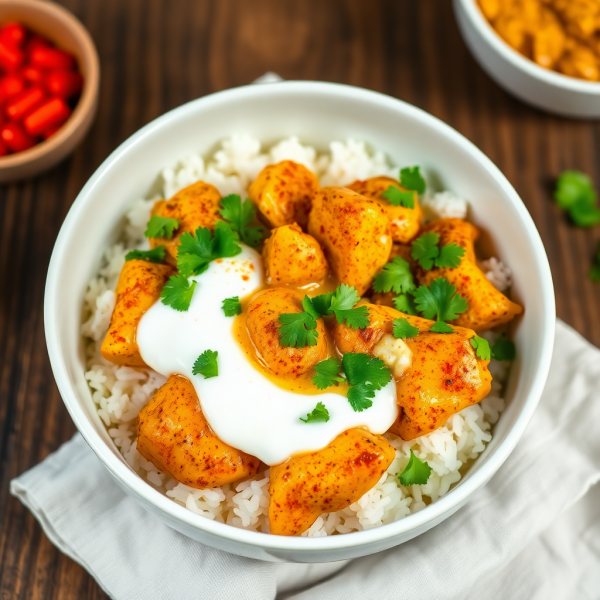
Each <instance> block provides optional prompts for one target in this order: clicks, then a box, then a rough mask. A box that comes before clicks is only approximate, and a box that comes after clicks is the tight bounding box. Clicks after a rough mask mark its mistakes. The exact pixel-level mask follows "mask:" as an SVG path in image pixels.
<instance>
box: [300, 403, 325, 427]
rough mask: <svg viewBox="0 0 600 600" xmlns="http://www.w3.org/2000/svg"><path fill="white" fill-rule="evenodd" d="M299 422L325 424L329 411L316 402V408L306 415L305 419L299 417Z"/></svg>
mask: <svg viewBox="0 0 600 600" xmlns="http://www.w3.org/2000/svg"><path fill="white" fill-rule="evenodd" d="M300 420H301V421H304V422H305V423H327V421H329V411H328V410H327V408H326V407H325V405H324V404H323V403H322V402H317V406H315V408H314V410H313V411H312V412H309V413H308V414H307V415H306V419H303V418H302V417H300Z"/></svg>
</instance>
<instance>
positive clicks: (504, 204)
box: [45, 81, 555, 562]
mask: <svg viewBox="0 0 600 600" xmlns="http://www.w3.org/2000/svg"><path fill="white" fill-rule="evenodd" d="M234 133H248V134H250V135H253V136H255V137H257V138H259V139H260V140H262V141H263V142H265V143H266V144H268V143H271V142H275V141H277V140H279V139H281V138H283V137H287V136H290V135H294V134H297V135H299V136H300V137H301V139H302V140H303V141H304V142H307V143H310V144H313V145H315V146H317V148H320V149H326V148H327V146H328V144H329V142H330V141H332V140H344V139H347V138H355V139H359V140H365V141H367V142H368V143H369V144H371V145H372V146H373V147H374V148H376V149H378V150H382V151H383V152H385V153H386V154H388V155H389V157H390V158H391V160H392V161H394V162H395V163H396V164H398V165H414V164H418V165H421V166H422V167H423V168H424V170H425V172H426V173H427V174H428V175H429V176H430V177H432V178H434V179H437V180H439V181H440V182H441V184H442V185H443V187H444V188H445V189H450V190H453V191H455V192H457V193H459V194H461V195H463V196H465V197H466V198H468V199H469V200H470V202H471V213H472V215H473V219H474V221H475V222H476V223H477V224H478V225H479V226H481V227H483V228H485V229H487V230H488V231H491V232H492V233H493V237H494V242H495V245H496V247H497V249H498V253H499V256H500V257H501V258H502V259H503V260H504V261H506V263H507V264H508V265H510V267H511V268H512V270H513V272H514V289H513V294H514V296H515V297H516V299H517V300H518V301H520V302H522V303H523V304H524V305H525V313H524V315H523V318H522V320H521V321H520V323H519V325H518V327H517V330H516V335H515V341H516V344H517V349H518V358H517V360H516V361H515V364H514V365H513V369H512V371H511V376H510V379H509V382H508V385H507V389H506V393H505V396H506V398H507V399H508V406H507V408H506V410H505V411H504V413H503V414H502V416H501V418H500V420H499V422H498V424H497V425H496V427H495V432H494V438H493V440H492V442H491V443H490V444H489V445H488V447H487V449H486V450H485V452H484V453H483V454H482V455H481V456H480V457H479V459H478V460H477V461H476V462H475V463H474V465H473V466H472V468H471V469H470V470H469V472H468V473H467V475H466V476H465V477H464V478H463V479H462V480H461V481H460V483H459V484H458V485H457V486H456V487H455V488H454V489H452V490H451V491H450V492H449V493H448V494H447V495H446V496H444V497H443V498H441V499H440V500H438V501H437V502H435V503H433V504H431V505H430V506H428V507H427V508H425V509H424V510H422V511H421V512H418V513H416V514H414V515H410V516H408V517H406V518H405V519H402V520H400V521H397V522H395V523H391V524H389V525H384V526H382V527H379V528H376V529H371V530H368V531H361V532H356V533H350V534H346V535H338V536H331V537H325V538H301V537H280V536H274V535H268V534H263V533H256V532H252V531H245V530H243V529H237V528H235V527H232V526H229V525H225V524H223V523H218V522H215V521H211V520H209V519H206V518H203V517H201V516H199V515H197V514H194V513H193V512H191V511H189V510H186V509H185V508H183V507H182V506H179V505H178V504H176V503H175V502H173V501H172V500H170V499H169V498H167V497H166V496H164V495H162V494H161V493H159V492H158V491H156V490H155V489H154V488H152V487H151V486H150V485H149V484H147V483H146V482H145V481H144V480H143V479H141V478H140V477H138V475H136V474H135V473H134V472H133V471H132V470H131V468H130V467H129V466H128V465H127V463H126V462H125V460H124V459H123V457H122V456H121V454H120V453H119V451H118V450H117V448H116V447H115V445H114V444H113V442H112V440H111V438H110V436H109V435H108V433H107V431H106V428H105V427H104V425H103V423H102V421H101V420H100V418H99V417H98V414H97V412H96V409H95V406H94V403H93V401H92V397H91V394H90V390H89V388H88V385H87V382H86V380H85V378H84V371H85V364H84V348H83V344H84V342H83V339H82V337H81V334H80V326H81V306H82V301H83V295H84V292H85V290H86V286H87V284H88V281H89V280H90V279H91V278H92V277H94V276H95V274H96V272H97V270H98V268H99V261H100V257H101V256H102V252H103V250H104V249H105V248H106V247H107V246H108V245H109V244H110V243H112V242H114V241H115V238H116V236H117V232H118V228H119V225H120V223H121V222H122V219H123V215H124V214H125V212H126V210H127V209H128V207H129V206H130V205H131V203H132V202H133V201H134V200H135V199H137V198H139V197H141V196H145V195H146V194H148V192H149V191H150V189H151V188H152V186H153V184H154V183H155V181H156V177H157V174H158V173H159V172H160V170H161V169H162V168H163V167H165V166H168V165H171V164H173V163H174V162H176V161H177V160H178V159H180V158H183V157H185V156H187V155H189V154H191V153H198V152H199V153H201V154H206V153H207V152H210V151H211V150H212V149H213V148H214V146H215V145H216V144H217V143H218V142H219V141H221V140H222V139H223V138H226V137H228V136H230V135H231V134H234ZM554 323H555V308H554V293H553V287H552V279H551V275H550V269H549V266H548V260H547V258H546V254H545V251H544V248H543V246H542V242H541V240H540V237H539V234H538V232H537V230H536V228H535V226H534V224H533V221H532V219H531V217H530V216H529V213H528V212H527V210H526V209H525V206H524V205H523V203H522V201H521V200H520V198H519V197H518V195H517V193H516V192H515V190H514V189H513V188H512V187H511V185H510V184H509V183H508V181H507V180H506V178H505V177H504V176H503V175H502V173H500V171H499V170H498V169H497V168H496V167H495V166H494V165H493V164H492V163H491V162H490V160H489V159H488V158H486V157H485V156H484V155H483V154H482V153H481V152H480V151H479V150H478V149H477V148H476V147H475V146H474V145H473V144H471V143H470V142H469V141H467V140H466V139H465V138H464V137H462V136H461V135H460V134H459V133H457V132H456V131H455V130H453V129H451V128H450V127H448V126H447V125H445V124H444V123H442V122H441V121H439V120H437V119H436V118H434V117H432V116H431V115H429V114H427V113H425V112H423V111H421V110H419V109H417V108H415V107H413V106H411V105H409V104H406V103H404V102H401V101H399V100H396V99H394V98H390V97H388V96H384V95H382V94H378V93H375V92H371V91H367V90H363V89H359V88H355V87H350V86H344V85H336V84H330V83H317V82H299V81H296V82H282V83H275V84H265V85H252V86H247V87H241V88H237V89H232V90H227V91H223V92H219V93H216V94H212V95H210V96H206V97H204V98H201V99H199V100H195V101H193V102H190V103H189V104H185V105H183V106H181V107H179V108H177V109H175V110H172V111H171V112H169V113H167V114H165V115H163V116H162V117H160V118H158V119H156V120H155V121H153V122H152V123H150V124H148V125H147V126H145V127H144V128H143V129H141V130H140V131H138V132H137V133H136V134H135V135H133V136H132V137H130V138H129V139H128V140H127V141H126V142H124V143H123V144H122V145H121V146H120V147H119V148H117V150H115V151H114V152H113V153H112V154H111V156H109V157H108V158H107V159H106V161H105V162H104V163H103V164H102V165H101V166H100V168H99V169H98V170H97V171H96V173H95V174H94V175H93V176H92V177H91V179H90V180H89V181H88V183H87V184H86V185H85V187H84V188H83V189H82V190H81V193H80V194H79V196H78V197H77V199H76V200H75V202H74V204H73V206H72V207H71V210H70V211H69V214H68V215H67V218H66V219H65V222H64V224H63V226H62V228H61V231H60V233H59V236H58V239H57V241H56V246H55V248H54V252H53V254H52V259H51V262H50V267H49V272H48V280H47V284H46V296H45V327H46V340H47V344H48V351H49V355H50V361H51V363H52V369H53V371H54V375H55V378H56V381H57V384H58V387H59V390H60V393H61V395H62V397H63V400H64V402H65V404H66V406H67V409H68V410H69V413H70V414H71V417H72V418H73V420H74V422H75V424H76V426H77V428H78V429H79V431H80V432H81V434H82V435H83V437H84V438H85V439H86V441H87V443H88V444H89V445H90V447H91V448H92V450H93V451H94V452H95V453H96V455H97V456H98V458H99V459H100V460H101V461H102V463H103V464H104V466H105V467H106V468H107V469H108V471H109V472H110V473H111V475H112V476H113V477H114V479H115V481H116V482H117V483H118V484H119V485H120V486H121V488H122V489H123V490H125V492H127V493H128V494H129V495H131V496H132V497H133V498H134V499H135V500H136V501H138V502H139V503H141V504H142V505H143V506H144V507H145V508H147V509H148V510H149V511H151V512H152V513H153V514H154V515H156V516H157V517H158V518H160V519H162V520H163V521H164V522H165V523H167V524H168V525H169V526H171V527H173V528H174V529H176V530H178V531H180V532H181V533H183V534H185V535H187V536H189V537H191V538H193V539H196V540H199V541H201V542H202V543H204V544H208V545H210V546H213V547H215V548H219V549H221V550H225V551H227V552H232V553H234V554H239V555H243V556H249V557H251V558H256V559H262V560H267V561H295V562H325V561H335V560H342V559H347V558H356V557H359V556H364V555H367V554H371V553H374V552H378V551H380V550H385V549H387V548H390V547H392V546H396V545H398V544H401V543H403V542H405V541H407V540H409V539H411V538H413V537H415V536H417V535H419V534H421V533H423V532H425V531H427V530H428V529H430V528H431V527H433V526H434V525H436V524H437V523H440V522H441V521H443V520H444V519H446V518H447V517H448V516H450V515H451V514H452V513H454V512H455V511H457V510H458V509H459V508H460V507H461V506H462V505H463V504H464V503H465V502H466V501H467V500H468V499H469V497H470V496H471V495H472V494H473V492H475V491H476V490H477V489H478V488H480V487H481V486H482V485H484V484H485V483H486V482H487V481H488V480H489V479H490V478H491V477H492V475H494V473H495V472H496V471H497V470H498V468H499V467H500V465H501V464H502V463H503V462H504V461H505V460H506V458H507V457H508V455H509V454H510V452H511V451H512V450H513V448H514V447H515V445H516V443H517V441H518V440H519V438H520V437H521V435H522V434H523V431H524V430H525V427H526V426H527V424H528V423H529V420H530V419H531V416H532V414H533V411H534V410H535V407H536V406H537V403H538V400H539V398H540V395H541V393H542V389H543V387H544V383H545V381H546V377H547V373H548V369H549V365H550V358H551V354H552V345H553V340H554Z"/></svg>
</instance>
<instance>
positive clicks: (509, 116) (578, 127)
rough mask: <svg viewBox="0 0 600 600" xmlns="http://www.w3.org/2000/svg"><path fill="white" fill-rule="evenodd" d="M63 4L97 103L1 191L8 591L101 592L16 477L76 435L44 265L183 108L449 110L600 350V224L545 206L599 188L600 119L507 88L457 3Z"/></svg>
mask: <svg viewBox="0 0 600 600" xmlns="http://www.w3.org/2000/svg"><path fill="white" fill-rule="evenodd" d="M63 3H64V5H65V6H66V7H67V8H69V9H70V10H72V11H73V12H74V13H75V14H76V15H77V16H78V17H79V18H80V19H81V20H82V21H83V23H84V24H85V25H86V27H87V28H88V29H89V30H90V32H91V34H92V36H93V37H94V39H95V41H96V44H97V47H98V51H99V53H100V59H101V63H102V85H101V93H100V108H99V113H98V118H97V120H96V123H95V125H94V127H93V128H92V130H91V132H90V134H89V135H88V137H87V138H86V140H85V141H84V143H83V144H82V145H81V146H80V147H79V148H78V149H77V151H76V152H75V153H74V154H73V156H71V157H70V158H69V159H68V160H66V161H65V162H64V163H62V164H61V165H60V166H58V167H57V168H56V169H54V170H53V171H51V172H49V173H47V174H45V175H43V176H41V177H38V178H36V179H34V180H31V181H24V182H20V183H15V184H12V185H4V186H2V187H0V377H1V379H0V598H2V599H4V598H11V599H12V598H36V599H37V598H40V599H41V598H43V599H48V598H53V599H57V600H64V599H98V598H105V595H104V594H103V593H102V591H101V590H100V589H99V587H98V586H97V585H96V584H95V582H94V581H93V580H92V579H91V578H90V577H89V576H88V575H87V573H86V572H85V571H84V570H83V569H82V568H81V567H79V566H78V565H76V564H75V563H74V562H72V561H71V560H70V559H68V558H66V557H65V556H64V555H62V554H60V553H59V552H58V551H57V550H56V549H55V548H54V547H53V546H52V545H51V544H50V542H49V541H48V540H47V539H46V537H45V536H44V534H43V533H42V531H41V529H40V527H39V526H38V524H37V523H36V522H35V521H34V519H33V517H32V516H31V515H30V514H29V513H28V512H27V511H26V510H25V509H24V508H23V507H22V506H21V504H20V503H19V502H17V501H16V500H14V499H13V498H11V497H10V496H9V493H8V485H9V481H10V480H11V479H12V478H13V477H15V476H16V475H19V474H20V473H22V472H23V471H25V470H26V469H28V468H30V467H31V466H33V465H34V464H36V463H37V462H39V461H40V460H42V459H43V458H44V457H46V456H47V455H48V454H49V453H50V452H52V451H54V450H56V449H57V448H58V447H59V446H60V444H62V443H63V442H64V441H66V440H68V439H69V438H70V437H71V435H72V434H73V432H74V430H75V428H74V426H73V424H72V422H71V420H70V418H69V416H68V414H67V412H66V410H65V408H64V407H63V404H62V401H61V399H60V396H59V394H58V391H57V389H56V387H55V384H54V380H53V377H52V372H51V370H50V365H49V362H48V358H47V354H46V347H45V342H44V333H43V311H42V307H43V293H44V283H45V277H46V270H47V267H48V261H49V258H50V254H51V251H52V246H53V244H54V241H55V238H56V235H57V233H58V230H59V228H60V225H61V222H62V220H63V219H64V217H65V215H66V213H67V211H68V209H69V207H70V205H71V203H72V202H73V200H74V199H75V197H76V195H77V193H78V192H79V190H80V189H81V187H82V186H83V184H84V183H85V181H86V180H87V179H88V177H90V175H91V174H92V173H93V171H94V170H95V169H96V168H97V167H98V166H99V165H100V163H101V162H102V161H103V160H104V159H105V158H106V156H107V155H108V154H109V153H110V152H111V151H112V150H113V149H114V148H115V147H116V146H117V145H118V144H119V143H120V142H122V141H123V140H124V139H126V138H127V137H128V136H129V135H131V134H132V133H133V132H135V131H136V130H137V129H139V128H140V127H141V126H142V125H144V124H145V123H147V122H148V121H150V120H152V119H154V118H155V117H157V116H159V115H160V114H162V113H163V112H165V111H166V110H169V109H171V108H173V107H175V106H177V105H179V104H182V103H183V102H186V101H188V100H191V99H193V98H197V97H198V96H202V95H205V94H208V93H210V92H214V91H217V90H221V89H225V88H228V87H231V86H237V85H242V84H246V83H249V82H250V81H252V80H253V79H255V78H256V77H258V76H260V75H262V74H263V73H264V72H265V71H268V70H272V71H276V72H278V73H279V74H280V75H281V76H282V77H284V78H286V79H317V80H327V81H336V82H344V83H350V84H354V85H360V86H363V87H367V88H370V89H373V90H378V91H381V92H384V93H387V94H390V95H392V96H396V97H398V98H401V99H403V100H406V101H408V102H411V103H413V104H416V105H417V106H419V107H421V108H424V109H425V110H427V111H429V112H431V113H433V114H434V115H436V116H438V117H440V118H441V119H443V120H444V121H446V122H448V123H449V124H450V125H452V126H453V127H455V128H456V129H457V130H458V131H460V132H461V133H462V134H464V135H465V136H466V137H468V138H469V139H470V140H472V141H473V142H474V143H475V144H476V145H477V146H479V148H481V149H482V150H483V152H485V153H486V154H487V155H488V156H489V157H490V158H491V159H492V160H493V161H494V162H495V163H496V164H497V165H498V166H499V167H500V169H501V170H502V171H503V172H504V173H505V174H506V176H507V177H508V179H509V180H510V181H511V183H512V184H513V185H514V186H515V188H516V189H517V191H518V192H519V194H520V195H521V197H522V198H523V200H524V202H525V204H526V205H527V208H528V209H529V211H530V212H531V215H532V216H533V218H534V220H535V222H536V224H537V227H538V229H539V231H540V234H541V236H542V239H543V241H544V243H545V245H546V249H547V251H548V256H549V258H550V263H551V266H552V274H553V277H554V282H555V286H556V299H557V309H558V314H559V316H560V317H561V318H562V319H564V320H565V321H567V322H568V323H570V324H571V325H573V326H574V327H575V328H576V329H577V330H578V331H580V332H581V333H582V334H583V335H584V336H586V337H587V338H588V339H589V340H590V341H591V342H593V343H594V344H596V345H600V311H599V310H598V306H599V305H600V286H598V285H596V286H594V285H593V284H592V283H591V282H589V281H588V280H587V279H586V277H585V274H586V272H587V269H588V268H589V265H590V261H591V257H592V255H593V253H594V250H595V248H596V245H597V244H598V239H599V238H600V228H596V229H591V230H582V229H575V228H573V227H572V226H570V225H569V224H568V223H567V221H566V220H565V219H564V217H563V215H562V214H561V213H560V212H559V210H558V209H557V208H556V206H554V204H553V203H552V201H551V185H552V181H553V180H554V179H555V178H556V176H557V174H558V173H559V172H560V171H561V170H563V169H566V168H570V169H581V170H583V171H586V172H588V173H590V174H592V175H593V177H594V179H595V181H596V183H597V184H599V185H600V135H599V133H600V129H599V125H598V124H597V123H593V122H588V121H575V120H570V119H562V118H559V117H554V116H550V115H547V114H544V113H541V112H539V111H536V110H535V109H533V108H530V107H528V106H525V105H523V104H521V103H520V102H518V101H517V100H515V99H513V98H511V97H510V96H508V95H507V94H506V93H505V92H503V91H502V90H501V89H500V88H498V87H497V86H496V85H495V84H494V83H493V82H492V81H491V80H490V79H489V78H488V77H487V76H486V75H485V74H484V73H483V72H482V71H481V69H480V68H479V67H478V66H477V65H476V63H475V62H474V60H473V59H472V57H471V56H470V55H469V53H468V51H467V50H466V48H465V45H464V43H463V42H462V40H461V38H460V35H459V33H458V30H457V27H456V24H455V22H454V18H453V15H452V10H451V6H450V1H449V0H393V1H392V0H390V1H388V0H368V1H367V0H327V2H324V1H323V0H296V1H294V2H292V1H289V2H282V1H281V0H253V1H252V2H249V1H247V0H214V1H209V0H177V2H173V1H172V0H171V1H168V0H127V2H124V1H122V0H66V1H65V2H63Z"/></svg>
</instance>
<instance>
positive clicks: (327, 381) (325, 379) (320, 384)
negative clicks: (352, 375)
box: [312, 356, 346, 390]
mask: <svg viewBox="0 0 600 600" xmlns="http://www.w3.org/2000/svg"><path fill="white" fill-rule="evenodd" d="M340 367H341V365H340V361H339V360H337V359H335V358H333V356H332V357H330V358H328V359H326V360H322V361H321V362H320V363H317V364H316V365H315V371H316V372H317V374H316V375H315V376H314V377H313V378H312V382H313V383H314V384H315V385H316V386H317V388H319V389H320V390H324V389H326V388H328V387H331V386H332V385H338V383H344V382H345V381H346V380H345V379H344V378H343V377H340Z"/></svg>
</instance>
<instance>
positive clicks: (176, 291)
mask: <svg viewBox="0 0 600 600" xmlns="http://www.w3.org/2000/svg"><path fill="white" fill-rule="evenodd" d="M196 283H197V282H196V281H191V282H190V281H189V280H188V278H187V277H185V276H184V275H172V276H171V277H169V280H168V281H167V283H165V287H163V289H162V291H161V292H160V301H161V302H162V303H163V304H165V305H166V306H170V307H171V308H174V309H175V310H178V311H179V312H185V311H187V310H188V309H189V307H190V302H191V301H192V296H193V295H194V289H195V288H196Z"/></svg>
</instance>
